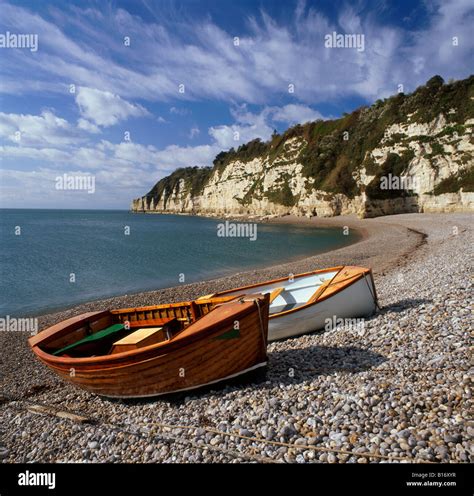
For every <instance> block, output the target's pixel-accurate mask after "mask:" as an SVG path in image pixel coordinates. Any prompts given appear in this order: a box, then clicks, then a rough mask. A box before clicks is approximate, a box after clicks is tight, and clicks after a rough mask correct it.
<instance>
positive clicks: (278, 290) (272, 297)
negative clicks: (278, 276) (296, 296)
mask: <svg viewBox="0 0 474 496" xmlns="http://www.w3.org/2000/svg"><path fill="white" fill-rule="evenodd" d="M284 290H285V288H284V287H283V286H282V287H281V288H275V289H274V290H273V291H272V292H271V293H270V304H271V303H272V302H273V300H275V299H276V298H277V297H278V296H279V295H280V294H281V293H283V291H284Z"/></svg>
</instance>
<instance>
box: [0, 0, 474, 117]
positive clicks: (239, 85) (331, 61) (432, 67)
mask: <svg viewBox="0 0 474 496" xmlns="http://www.w3.org/2000/svg"><path fill="white" fill-rule="evenodd" d="M427 5H428V7H427V8H428V9H429V11H430V12H429V16H428V20H427V22H426V23H425V25H424V26H423V28H420V29H419V30H416V31H406V30H404V29H403V28H400V27H396V26H393V25H388V24H383V23H381V22H379V21H378V20H377V18H376V16H375V15H367V16H365V17H361V16H360V15H359V14H358V13H357V11H356V10H354V8H352V7H345V8H341V9H339V16H338V19H337V22H336V21H332V20H330V19H329V18H328V17H325V16H324V15H323V14H322V13H321V12H320V11H318V10H317V9H316V8H314V7H307V6H306V5H305V3H304V2H302V1H299V2H298V4H297V6H296V8H295V13H294V16H289V17H288V19H287V20H286V21H285V23H279V22H277V21H275V20H274V19H272V18H271V17H270V16H269V15H268V14H266V13H265V12H262V13H261V15H260V16H259V17H258V18H257V17H254V18H250V19H249V20H248V29H247V30H246V31H244V32H243V33H241V34H240V43H239V46H234V44H233V37H234V35H235V34H236V33H231V32H226V31H224V30H223V29H222V28H220V27H219V26H217V25H216V24H214V23H213V22H212V21H210V20H209V19H208V18H206V20H202V19H195V18H194V19H183V18H180V20H179V22H176V19H170V18H167V16H166V14H164V13H163V12H160V13H159V15H157V16H156V17H155V18H154V19H147V20H146V21H145V20H143V19H141V18H140V17H139V16H137V15H131V14H129V13H128V12H126V11H125V10H123V9H116V8H113V7H111V8H110V9H108V11H107V15H106V16H105V15H103V14H101V13H100V12H99V11H97V10H92V9H79V8H76V9H74V15H67V14H66V13H63V14H62V15H61V14H60V13H58V12H57V11H56V14H55V20H56V22H57V23H58V26H61V29H60V28H59V27H58V26H56V25H54V24H53V23H52V22H49V21H47V20H45V19H43V18H41V17H40V16H39V15H37V14H34V13H32V12H31V11H29V10H27V9H26V8H22V7H19V6H13V5H10V4H8V3H5V4H2V20H1V21H0V24H2V25H5V27H8V26H15V25H16V24H18V22H19V21H18V20H19V19H21V27H22V29H23V30H24V31H25V32H33V33H38V35H39V39H40V49H39V50H38V52H36V53H35V54H34V56H33V55H32V54H30V56H28V57H25V56H24V54H21V53H19V51H15V50H9V51H6V53H5V54H3V56H4V58H5V61H4V64H3V65H4V66H5V67H8V68H9V70H8V72H6V71H4V72H5V74H4V75H3V78H2V88H3V90H4V91H8V92H14V93H21V92H22V91H25V90H28V91H35V87H36V88H37V90H36V91H44V90H45V88H49V91H59V92H63V91H64V87H65V86H66V85H67V84H70V82H71V81H74V82H75V84H76V85H80V86H84V87H89V88H100V89H101V90H102V91H104V92H108V93H109V94H111V95H114V96H117V95H119V96H120V97H121V98H122V99H136V98H141V99H146V100H150V101H155V100H161V101H175V100H186V99H187V100H191V99H194V100H196V99H201V100H203V99H219V100H224V101H228V102H236V101H237V102H242V101H246V102H249V103H259V104H267V105H268V104H272V102H273V101H274V99H275V97H281V96H288V84H290V83H292V84H294V85H295V93H294V94H293V98H295V100H296V101H295V103H302V102H303V103H309V102H311V103H317V102H321V101H325V100H327V99H328V98H331V99H340V98H343V97H346V96H348V95H358V96H361V97H363V98H365V99H367V100H368V101H371V100H374V99H375V98H378V97H379V96H381V95H386V94H388V93H394V92H395V91H396V86H397V84H399V83H403V84H404V85H405V87H406V89H407V90H410V89H414V88H415V87H416V86H418V85H419V84H421V83H423V82H425V81H426V80H427V79H429V78H430V77H431V76H433V74H435V73H439V74H441V75H442V76H444V77H445V78H449V77H454V78H460V77H466V76H467V75H469V74H470V72H472V68H471V66H470V65H469V64H466V61H470V60H472V55H473V48H474V37H472V36H471V30H472V20H473V6H472V2H470V1H468V0H453V1H450V2H448V3H443V2H441V1H439V0H436V1H434V2H432V3H430V4H427ZM98 20H100V22H98ZM71 25H72V26H73V27H74V32H75V33H76V36H75V39H74V40H72V39H71V38H69V37H68V36H67V35H66V34H65V33H66V32H69V31H68V27H71ZM117 26H120V31H121V32H125V33H127V34H129V35H130V37H131V39H132V43H133V49H132V47H128V48H127V47H125V46H124V45H123V42H122V38H121V36H117ZM333 31H337V32H345V31H349V32H352V31H355V32H357V33H359V32H360V33H361V34H364V35H365V51H364V52H357V50H354V49H348V48H345V49H343V48H341V49H327V48H325V47H324V35H325V34H328V33H331V32H333ZM454 36H457V37H458V39H459V44H458V46H453V43H452V38H453V37H454ZM97 47H101V49H100V50H99V49H97ZM32 74H34V79H33V78H32ZM179 84H184V85H185V88H186V90H185V93H184V94H181V93H179V90H178V86H179ZM130 105H133V104H130ZM121 106H122V105H121ZM125 107H126V108H127V109H128V111H126V114H127V115H134V112H135V111H136V109H135V110H131V109H130V108H129V107H127V106H125ZM133 107H135V106H133ZM175 108H177V107H175ZM94 115H95V113H94ZM97 118H98V119H99V121H100V122H104V123H107V124H104V125H110V124H109V122H111V121H113V122H116V119H120V118H122V117H121V115H120V114H119V115H116V117H115V118H114V117H110V118H108V117H107V116H105V117H104V116H103V115H102V113H100V112H99V114H98V115H97ZM92 120H94V119H92ZM94 122H95V123H96V124H99V123H98V122H97V121H95V120H94Z"/></svg>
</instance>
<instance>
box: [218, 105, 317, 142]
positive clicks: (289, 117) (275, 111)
mask: <svg viewBox="0 0 474 496" xmlns="http://www.w3.org/2000/svg"><path fill="white" fill-rule="evenodd" d="M231 114H232V116H233V117H234V119H235V121H236V122H235V123H234V124H231V125H222V126H213V127H211V128H209V134H210V135H211V136H212V138H213V139H214V140H215V141H216V143H217V144H218V145H219V146H221V147H222V148H223V149H228V148H231V147H237V146H239V145H242V144H243V143H246V142H248V141H251V140H253V139H256V138H260V139H261V140H262V141H266V140H268V139H269V138H270V136H271V135H272V133H273V130H274V129H275V127H274V123H276V122H280V123H281V122H284V123H285V124H287V125H288V126H290V125H293V124H303V123H305V122H309V121H314V120H317V119H324V118H325V117H323V116H322V115H321V113H320V112H318V111H316V110H313V109H312V108H311V107H308V106H307V105H299V104H298V105H297V104H288V105H284V106H283V107H264V108H263V110H262V111H261V112H257V113H252V112H250V111H248V110H247V106H246V105H242V106H240V107H236V108H234V109H233V110H232V111H231Z"/></svg>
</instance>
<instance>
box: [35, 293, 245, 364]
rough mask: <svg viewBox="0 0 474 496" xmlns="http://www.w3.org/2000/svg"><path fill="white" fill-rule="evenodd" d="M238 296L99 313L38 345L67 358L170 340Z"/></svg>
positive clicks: (73, 323) (95, 354)
mask: <svg viewBox="0 0 474 496" xmlns="http://www.w3.org/2000/svg"><path fill="white" fill-rule="evenodd" d="M239 296H242V295H239ZM239 296H236V295H229V296H224V297H219V298H211V299H200V300H198V301H187V302H180V303H171V304H164V305H155V306H150V307H142V308H123V309H118V310H111V311H107V312H103V313H102V314H100V315H96V316H95V317H94V318H85V319H80V320H78V321H77V322H72V323H71V324H70V325H67V326H65V327H64V328H61V329H58V332H55V333H53V334H52V335H51V339H45V340H43V342H41V343H40V344H39V347H40V348H41V349H42V350H43V351H45V352H47V353H49V354H51V355H55V356H58V357H71V358H80V357H93V356H103V355H113V354H116V353H122V352H126V351H131V350H136V349H139V348H143V347H146V346H150V345H153V344H157V343H162V342H166V341H171V340H173V339H174V338H175V337H176V336H178V335H180V334H181V333H182V332H183V331H185V330H186V329H188V328H189V327H190V326H191V325H192V324H194V323H195V322H196V321H198V320H199V319H201V317H203V316H205V315H206V314H208V313H209V312H210V311H211V310H213V309H214V308H216V307H217V306H219V305H220V304H222V303H225V302H228V301H231V300H234V299H237V298H238V297H239ZM59 325H60V324H59Z"/></svg>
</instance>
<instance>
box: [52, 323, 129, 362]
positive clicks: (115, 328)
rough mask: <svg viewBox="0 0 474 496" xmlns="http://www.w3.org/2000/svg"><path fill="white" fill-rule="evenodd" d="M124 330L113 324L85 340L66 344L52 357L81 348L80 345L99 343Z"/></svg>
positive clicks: (120, 325)
mask: <svg viewBox="0 0 474 496" xmlns="http://www.w3.org/2000/svg"><path fill="white" fill-rule="evenodd" d="M124 329H125V326H124V325H123V324H113V325H111V326H110V327H107V328H106V329H102V330H101V331H97V332H95V333H94V334H91V335H90V336H86V337H85V338H82V339H80V340H79V341H76V342H75V343H72V344H68V345H67V346H65V347H64V348H61V349H60V350H57V351H55V352H54V353H53V355H61V354H62V353H65V352H66V351H70V350H72V349H74V348H76V347H77V346H81V345H82V344H86V343H92V342H94V341H100V340H102V339H105V338H107V337H109V336H111V335H112V334H116V333H117V332H120V331H122V330H124Z"/></svg>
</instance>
